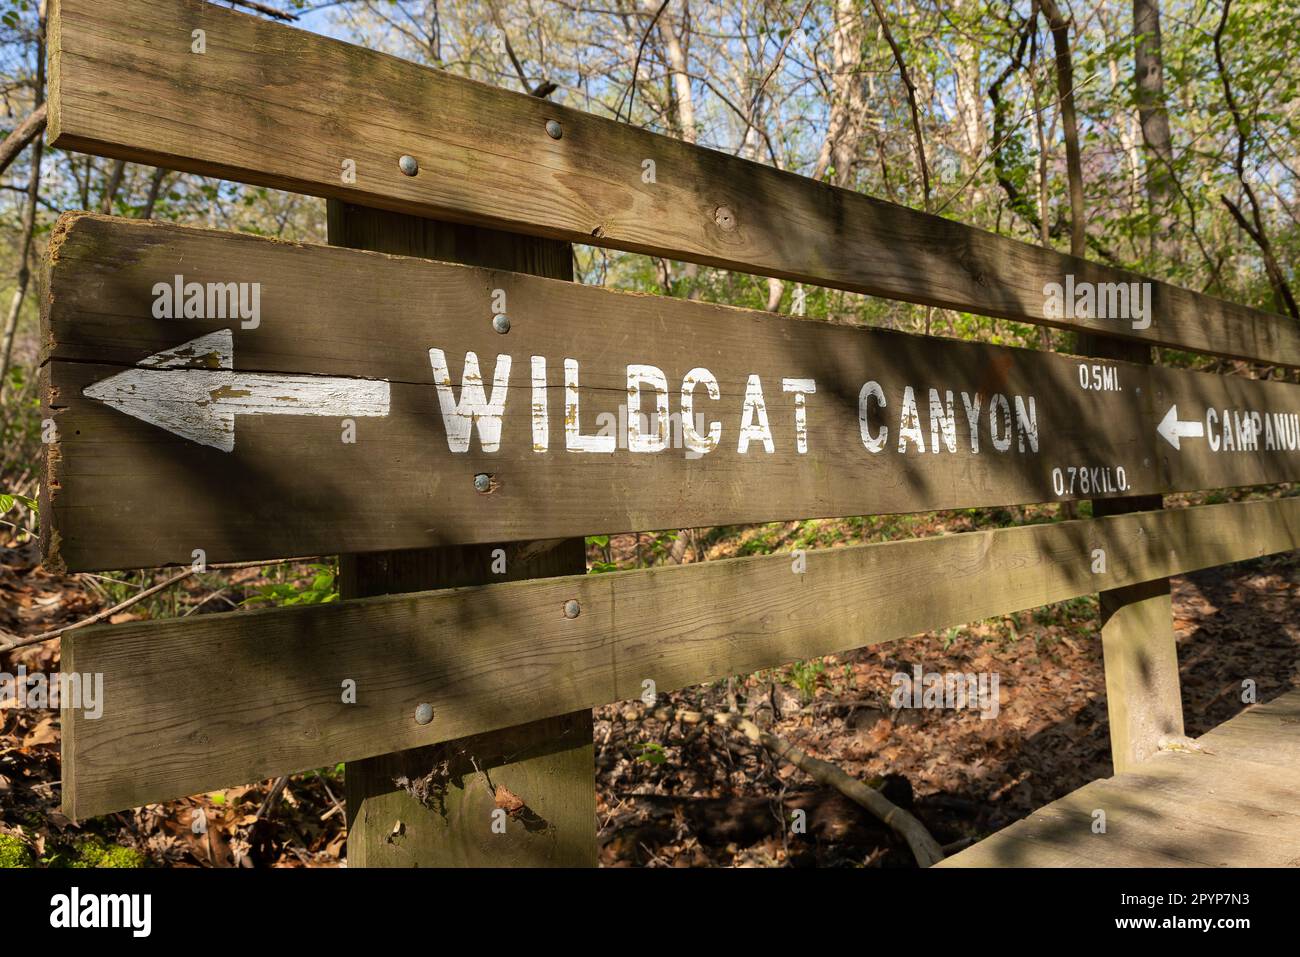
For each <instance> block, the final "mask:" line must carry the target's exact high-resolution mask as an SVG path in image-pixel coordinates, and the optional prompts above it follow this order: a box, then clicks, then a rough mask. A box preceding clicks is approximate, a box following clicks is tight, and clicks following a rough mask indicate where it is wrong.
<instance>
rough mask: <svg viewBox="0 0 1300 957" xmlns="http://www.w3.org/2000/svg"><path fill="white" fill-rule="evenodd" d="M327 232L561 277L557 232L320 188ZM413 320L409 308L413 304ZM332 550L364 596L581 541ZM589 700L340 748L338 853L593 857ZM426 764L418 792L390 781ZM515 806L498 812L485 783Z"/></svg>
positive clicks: (412, 862) (343, 591) (351, 862)
mask: <svg viewBox="0 0 1300 957" xmlns="http://www.w3.org/2000/svg"><path fill="white" fill-rule="evenodd" d="M328 217H329V239H330V243H331V244H332V245H336V246H346V247H349V248H352V249H370V250H373V251H376V252H384V253H394V254H399V255H409V256H426V257H434V256H437V257H438V258H441V259H445V260H451V261H454V262H461V263H468V264H472V265H477V266H488V267H491V268H497V269H513V270H517V271H520V272H529V273H533V274H535V275H541V276H550V277H551V278H553V279H563V280H567V281H572V280H573V250H572V248H571V247H570V246H569V244H568V243H562V242H555V241H553V240H545V239H534V238H532V237H526V236H517V235H513V234H510V233H498V232H493V231H492V230H486V229H480V228H476V227H473V226H463V225H459V224H455V223H439V222H434V221H432V220H428V219H418V218H415V217H411V216H402V215H400V214H398V213H391V212H385V211H383V210H376V209H368V208H365V207H358V206H352V205H349V204H347V203H341V202H338V201H337V200H331V201H330V203H329V209H328ZM409 321H411V322H418V321H419V317H418V316H414V315H413V316H411V317H410V320H409ZM490 556H491V552H488V553H487V554H486V555H485V554H484V550H483V549H476V548H470V547H464V546H462V547H455V546H450V547H444V548H421V549H409V550H406V551H398V552H368V553H366V554H362V555H341V556H339V594H340V595H341V596H342V597H343V598H367V597H370V596H372V595H391V594H397V593H406V592H413V591H424V590H426V589H431V588H453V587H458V586H462V585H483V584H487V583H489V582H505V581H520V580H523V579H527V578H543V577H546V576H551V575H574V574H577V575H582V574H585V573H586V571H587V549H586V542H585V540H584V539H581V538H570V539H565V540H562V541H554V542H516V543H513V544H511V545H510V546H509V547H508V548H502V549H501V551H500V556H501V561H500V562H486V563H485V562H484V561H483V559H484V558H485V557H490ZM595 772H596V762H595V746H594V738H593V733H592V715H591V709H590V708H584V709H581V710H579V711H575V712H573V713H571V714H566V715H559V716H556V717H547V718H544V719H543V720H541V721H537V722H533V723H531V724H525V725H519V726H516V727H514V728H507V729H503V730H500V731H489V732H486V733H484V734H480V735H475V736H473V737H470V738H460V739H458V740H455V741H447V742H444V743H442V744H439V745H435V746H433V747H431V748H413V749H411V750H407V751H397V752H394V753H391V754H381V755H377V756H375V757H370V758H363V759H362V760H360V761H349V762H348V763H347V765H346V767H345V769H344V777H345V783H346V788H347V822H348V866H349V867H439V866H442V867H446V866H462V867H464V866H468V867H505V866H509V867H530V866H531V867H595V866H596V828H595V819H596V792H595V788H594V787H593V786H592V785H593V780H594V778H595ZM429 775H433V776H434V777H433V779H432V781H433V786H432V788H431V789H430V793H426V794H425V795H424V799H423V800H421V799H420V798H419V797H417V796H416V795H414V794H412V793H411V791H410V790H409V789H408V788H406V787H403V786H402V785H401V784H399V783H398V782H399V781H400V780H406V781H424V780H428V779H429ZM498 788H505V789H507V790H508V791H509V792H510V793H511V794H514V795H515V796H516V797H518V798H519V800H521V801H523V802H524V808H525V810H518V811H516V812H515V813H514V814H512V815H509V816H506V817H502V818H500V819H497V820H494V817H493V815H494V814H496V815H504V814H505V811H504V810H503V809H500V808H498V807H497V806H496V789H498Z"/></svg>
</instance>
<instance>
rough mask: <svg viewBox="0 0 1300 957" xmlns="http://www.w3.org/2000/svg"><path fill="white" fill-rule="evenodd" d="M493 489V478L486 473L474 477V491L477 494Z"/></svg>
mask: <svg viewBox="0 0 1300 957" xmlns="http://www.w3.org/2000/svg"><path fill="white" fill-rule="evenodd" d="M491 487H492V477H491V476H490V475H488V474H487V473H486V472H479V473H478V475H475V476H474V490H475V491H476V492H486V491H487V490H488V489H490V488H491Z"/></svg>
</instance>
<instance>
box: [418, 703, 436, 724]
mask: <svg viewBox="0 0 1300 957" xmlns="http://www.w3.org/2000/svg"><path fill="white" fill-rule="evenodd" d="M432 720H433V705H431V704H429V702H427V701H421V702H420V703H419V704H417V705H416V706H415V723H416V724H428V723H429V722H430V721H432Z"/></svg>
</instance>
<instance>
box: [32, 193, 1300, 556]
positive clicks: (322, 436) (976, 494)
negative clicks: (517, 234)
mask: <svg viewBox="0 0 1300 957" xmlns="http://www.w3.org/2000/svg"><path fill="white" fill-rule="evenodd" d="M51 246H52V252H51V259H52V262H53V265H52V270H51V275H50V285H49V290H50V297H49V299H48V300H47V301H46V303H45V308H44V310H43V313H44V323H45V324H44V331H43V335H44V359H45V362H46V367H47V375H46V382H47V388H46V390H45V391H46V402H47V413H46V414H47V415H49V416H50V417H52V418H53V419H54V421H55V423H56V426H57V431H58V441H57V442H56V443H55V444H53V445H52V446H51V447H50V449H49V455H48V466H47V467H48V475H47V481H46V482H45V483H44V485H43V491H46V498H47V501H46V502H45V503H44V504H43V507H42V517H43V522H42V531H43V533H44V534H45V536H46V545H47V551H46V555H47V559H48V560H49V561H50V562H52V563H57V562H59V561H62V562H63V563H64V564H65V565H66V566H67V567H69V568H72V569H78V570H89V569H97V568H124V567H137V566H147V565H162V564H170V563H189V562H191V561H192V560H193V553H194V550H195V549H202V550H203V551H204V553H205V555H206V557H207V559H208V560H209V561H221V560H237V559H253V558H266V557H275V556H277V555H290V554H292V555H304V554H328V553H333V552H365V551H379V550H386V549H397V548H419V547H429V546H433V545H444V544H458V543H485V542H494V541H520V540H533V539H551V538H564V537H570V536H576V535H584V534H597V533H603V532H621V531H634V530H649V529H661V528H682V527H692V526H701V525H715V524H735V523H744V522H762V521H777V520H784V519H802V518H818V517H828V516H842V515H865V514H877V513H887V512H908V511H919V510H926V509H940V508H960V507H973V506H992V505H1007V504H1013V503H1022V502H1037V501H1054V500H1065V499H1076V498H1094V499H1095V498H1105V497H1112V496H1123V495H1142V494H1151V493H1157V492H1165V491H1175V490H1188V489H1196V488H1213V487H1224V486H1237V485H1255V484H1263V483H1270V482H1281V481H1290V480H1295V479H1297V478H1300V387H1297V386H1295V385H1292V384H1288V383H1280V382H1259V381H1251V380H1247V379H1244V378H1239V377H1224V376H1214V375H1205V374H1199V373H1192V372H1185V371H1178V370H1169V369H1156V368H1149V367H1143V366H1138V365H1133V364H1126V363H1121V362H1111V361H1103V360H1088V361H1083V360H1078V359H1071V358H1067V357H1063V356H1055V355H1050V354H1045V353H1040V352H1033V351H1030V350H1017V349H1005V348H1000V347H994V346H987V345H982V344H978V343H968V342H953V341H945V340H935V339H930V338H927V337H922V336H911V335H904V334H901V333H895V332H888V331H883V330H872V329H862V328H855V327H850V326H842V325H832V324H828V323H823V322H813V321H808V320H801V319H793V318H789V317H780V316H772V315H768V314H765V313H758V312H752V311H746V310H740V309H732V308H728V307H723V306H714V305H708V304H704V303H696V302H688V301H683V300H674V299H669V298H666V297H656V296H637V295H631V294H625V293H615V292H610V291H607V290H603V289H595V288H591V287H584V286H575V285H574V284H572V283H565V282H558V281H555V280H548V279H540V278H536V277H531V276H524V275H517V274H513V273H506V272H498V271H491V270H484V269H473V268H469V267H465V266H459V265H451V264H445V263H435V262H429V261H426V260H418V259H408V258H399V257H392V256H384V255H379V254H376V253H368V252H359V251H354V250H345V249H333V248H324V247H319V246H305V245H295V244H289V243H281V242H273V241H270V240H265V239H261V238H257V237H249V236H237V235H231V234H225V233H214V232H210V231H205V230H194V229H187V228H183V227H176V226H166V225H160V224H141V223H138V222H132V221H129V220H112V219H106V218H102V217H97V216H93V215H88V214H80V215H74V216H70V217H65V218H64V219H63V220H61V221H60V223H59V224H58V226H57V227H56V229H55V234H54V236H53V238H52V243H51ZM177 275H181V276H183V282H184V284H185V285H186V286H188V285H189V284H191V283H195V284H200V286H196V287H195V288H203V289H204V290H206V288H207V287H208V286H209V285H212V286H213V288H216V286H217V285H218V284H228V283H234V284H239V283H244V284H246V286H245V290H246V292H247V296H248V301H249V303H250V304H251V301H252V298H251V297H252V294H253V293H252V290H253V288H254V286H253V284H254V283H258V284H260V285H258V286H257V287H256V288H257V289H259V290H260V299H259V300H258V309H257V310H256V311H257V315H256V317H255V319H253V318H250V319H247V320H243V321H239V320H232V319H230V318H226V319H197V318H165V317H164V318H155V317H154V316H155V311H154V310H155V304H161V305H160V306H159V309H158V311H159V312H162V311H163V309H162V308H161V306H162V305H165V304H166V299H167V298H169V297H171V294H169V293H168V292H166V290H168V289H170V288H172V287H173V286H174V283H175V279H174V277H175V276H177ZM155 287H157V289H158V290H160V291H158V292H156V293H155V291H154V290H155ZM223 288H224V287H223ZM231 288H236V287H233V286H232V287H231ZM496 291H499V292H500V293H501V297H499V298H503V299H504V302H505V303H506V308H507V310H508V316H509V318H510V321H511V326H510V329H509V331H508V332H507V333H505V334H501V333H498V332H496V331H494V329H493V323H492V316H493V300H494V298H498V297H497V296H496V295H495V292H496ZM205 295H206V292H205ZM179 298H181V299H185V298H186V296H185V295H184V294H182V295H181V296H180V297H179ZM205 303H206V300H205ZM204 308H205V309H206V308H207V306H206V305H205V307H204ZM248 312H249V314H250V315H251V314H252V312H253V310H252V309H251V306H250V309H249V310H248ZM245 324H247V325H249V326H251V328H244V327H243V326H244V325H245ZM195 340H200V341H201V342H202V343H206V345H201V346H200V347H198V348H197V351H198V352H199V353H201V355H200V356H198V357H190V358H188V359H176V360H174V361H176V362H179V363H182V364H183V365H186V366H190V365H198V366H199V368H197V369H196V368H143V367H141V366H140V365H139V364H140V363H141V362H145V361H152V363H153V364H154V365H155V366H156V365H158V364H159V363H160V362H161V360H159V359H157V358H156V357H157V356H158V355H160V354H165V353H167V352H168V350H175V349H176V348H177V347H179V346H181V345H182V344H185V343H191V345H190V346H189V348H190V350H191V351H194V349H195V347H194V346H193V345H192V343H193V342H194V341H195ZM214 343H218V344H219V347H218V345H214ZM431 350H439V352H438V355H440V356H441V357H442V359H443V360H445V362H446V367H445V372H444V373H442V374H443V375H445V376H446V379H445V380H444V382H445V388H444V389H443V390H442V392H441V393H440V390H439V388H438V387H436V386H435V371H434V369H435V367H434V364H433V361H432V359H431ZM470 352H472V353H474V354H475V356H476V361H477V363H478V366H479V372H478V375H477V376H474V375H471V376H470V385H471V387H474V386H475V385H476V384H478V385H480V386H481V387H482V388H483V394H484V396H488V395H491V396H492V399H493V400H494V401H495V399H496V397H497V393H498V392H500V393H501V395H502V396H504V398H503V399H502V400H501V401H502V402H503V403H504V405H503V407H502V412H501V416H500V419H499V421H500V423H501V430H500V437H499V447H497V448H496V449H495V450H486V446H487V445H488V442H487V441H486V440H487V439H488V438H489V437H488V436H487V435H486V433H485V432H484V425H485V423H486V422H488V421H489V420H490V418H491V417H490V416H480V417H479V419H478V421H477V422H475V423H473V424H472V425H471V423H470V421H469V419H468V417H467V416H466V415H465V414H460V415H458V414H456V413H455V412H454V411H453V412H452V413H451V414H445V413H444V410H443V407H442V405H440V402H442V401H443V399H445V400H446V401H447V402H449V403H451V405H452V406H453V407H454V406H455V404H456V403H457V402H463V401H464V399H465V392H464V389H463V383H464V382H465V379H464V378H463V373H464V371H465V368H466V366H467V365H468V361H467V357H468V354H469V353H470ZM218 355H220V356H221V357H222V361H225V362H226V363H227V364H228V365H231V366H233V369H220V368H210V367H208V365H209V364H217V365H220V364H221V362H220V361H218V359H217V358H216V357H217V356H218ZM499 355H508V356H510V357H511V365H510V367H509V374H508V375H501V379H502V382H503V383H504V388H501V387H498V386H497V384H496V381H495V377H496V376H497V375H498V374H499V373H500V372H501V370H503V369H504V368H505V363H504V360H500V359H499V358H498V356H499ZM151 356H152V357H155V358H153V359H152V360H150V357H151ZM538 356H540V357H543V358H544V359H545V361H546V371H545V380H544V381H545V388H542V389H538V390H537V392H538V393H540V394H541V395H542V398H541V399H540V400H539V399H537V397H536V395H535V394H534V387H533V380H532V376H533V370H532V367H531V363H532V361H533V360H532V358H531V357H538ZM570 363H572V364H573V365H574V367H575V368H576V373H574V374H575V375H576V376H577V378H578V380H579V382H580V386H579V387H578V388H577V390H576V396H577V399H576V401H577V411H576V413H575V412H573V410H572V409H571V408H570V406H569V398H568V394H569V390H568V389H567V388H566V380H567V377H568V375H569V373H568V372H567V371H566V367H567V366H568V365H569V364H570ZM638 366H641V367H649V368H648V369H647V368H642V370H641V372H642V374H644V375H646V376H650V377H653V376H654V375H662V376H663V380H662V383H661V387H662V392H658V393H657V392H656V387H655V386H653V385H651V384H650V382H649V381H648V380H647V381H646V382H645V383H644V384H643V385H642V386H641V388H640V394H639V397H635V399H636V401H635V402H634V401H633V400H634V397H633V396H630V395H629V385H628V377H629V367H633V368H635V367H638ZM699 369H704V370H707V375H711V376H713V377H715V379H716V387H717V396H718V397H717V398H716V399H714V398H711V396H710V390H709V382H708V379H707V375H706V374H702V373H700V372H694V373H693V370H699ZM692 373H693V378H694V379H695V380H698V383H699V384H698V385H696V386H694V387H693V389H692V390H687V394H688V395H689V396H691V397H692V398H691V400H692V401H693V410H694V414H695V415H694V419H692V416H691V415H690V414H687V415H686V417H685V418H686V422H688V423H689V422H693V423H694V426H695V431H697V432H698V433H699V435H700V438H699V440H698V441H699V444H698V445H697V448H702V449H711V450H710V451H703V452H696V451H693V450H692V449H691V447H690V446H689V445H688V444H687V442H686V440H687V438H688V436H687V435H686V433H685V429H684V428H683V427H682V422H681V418H680V417H681V413H682V410H683V407H684V404H685V401H687V400H684V399H683V387H682V386H683V382H684V380H686V379H687V377H688V375H692ZM480 379H481V380H484V382H483V383H480V382H479V380H480ZM377 380H385V381H386V384H385V383H380V382H378V381H377ZM124 383H125V384H124ZM281 383H287V385H285V386H284V387H283V388H282V387H281V385H280V384H281ZM809 384H811V386H812V387H813V388H815V392H812V393H809V394H807V395H800V394H799V393H792V392H790V391H789V390H790V389H792V388H794V389H804V390H807V389H808V388H809ZM751 385H752V386H753V387H754V388H756V389H760V390H761V399H762V401H763V404H764V410H765V417H766V418H765V421H766V425H767V427H768V430H769V431H770V435H769V434H768V433H767V432H765V431H764V430H763V428H762V423H763V422H764V418H763V417H762V416H760V415H759V414H758V413H757V411H756V409H757V405H756V401H755V400H754V399H753V398H752V397H753V396H754V393H753V392H751ZM88 389H89V390H91V392H90V394H89V395H87V394H86V390H88ZM132 390H135V391H134V392H133V391H132ZM313 390H315V391H313ZM873 390H874V391H873ZM354 391H355V392H359V393H360V394H361V398H355V397H353V398H351V399H350V398H349V396H350V395H351V392H354ZM145 392H148V393H149V394H151V395H153V396H156V398H154V399H152V400H151V401H152V404H146V405H145V406H144V407H143V408H142V407H141V405H140V400H141V398H142V395H143V394H144V393H145ZM381 393H382V394H381ZM656 394H658V395H660V396H661V397H662V402H663V403H665V404H666V407H667V408H668V410H669V413H670V414H669V417H668V418H663V417H660V416H659V415H658V414H657V412H656ZM96 396H98V397H96ZM214 400H215V401H214ZM800 400H802V408H801V407H800V405H801V401H800ZM349 401H354V402H355V406H349V405H348V402H349ZM381 402H386V403H388V404H387V406H386V407H385V408H384V409H383V410H382V413H383V414H380V412H381V410H380V409H378V408H377V405H378V404H379V403H381ZM484 402H485V403H486V402H487V399H486V398H485V399H484ZM538 402H541V403H542V404H544V406H545V409H546V412H545V416H544V417H543V416H536V415H534V405H535V404H537V403H538ZM277 403H279V404H278V405H277ZM313 403H315V404H313ZM629 406H634V407H637V406H639V408H641V410H642V411H643V413H644V414H645V416H646V423H645V425H644V427H643V428H642V429H641V430H640V431H641V440H642V441H643V442H644V443H646V446H647V447H649V448H651V449H658V451H649V452H643V451H636V450H635V448H632V449H629V448H628V447H627V446H628V445H635V443H633V442H631V440H630V437H629V435H628V431H629V430H628V429H627V428H626V427H623V428H620V427H619V422H620V420H623V421H624V422H626V421H627V420H628V419H629V418H630V419H631V422H632V423H635V422H636V421H637V419H636V417H635V416H629V414H628V413H627V411H626V409H627V408H628V407H629ZM354 409H355V414H353V415H349V414H348V413H349V412H350V411H353V410H354ZM747 410H748V411H747ZM1225 410H1226V412H1227V419H1228V420H1229V424H1230V428H1231V432H1230V434H1229V435H1228V436H1225V435H1224V434H1223V432H1222V423H1223V420H1224V418H1225ZM299 412H304V413H306V412H310V413H313V414H310V415H308V414H298V413H299ZM236 413H238V414H236ZM259 413H260V414H259ZM271 413H275V414H271ZM223 416H225V418H223ZM672 416H677V417H678V419H677V421H676V422H670V421H669V420H670V419H671V418H672ZM864 416H865V421H864ZM1252 416H1258V418H1252ZM1175 419H1176V420H1177V421H1178V422H1181V423H1183V425H1182V426H1181V428H1182V429H1183V430H1195V429H1200V430H1201V431H1202V432H1204V431H1205V429H1206V424H1207V422H1208V424H1209V425H1211V426H1213V433H1212V434H1211V435H1209V436H1208V437H1205V436H1203V437H1199V438H1198V437H1192V436H1190V435H1187V434H1182V435H1181V436H1176V438H1177V439H1178V442H1179V447H1178V448H1177V449H1176V448H1175V447H1174V446H1173V444H1172V440H1171V439H1170V438H1168V437H1167V436H1168V435H1170V434H1171V433H1170V429H1171V428H1172V427H1173V426H1172V424H1171V423H1173V422H1174V421H1175ZM801 421H802V423H803V424H802V426H801V424H800V423H801ZM155 422H157V423H161V426H160V425H159V424H154V423H155ZM348 422H350V423H351V426H350V427H349V426H348V425H347V423H348ZM539 422H540V423H541V424H539ZM715 423H716V424H715ZM1252 423H1257V424H1258V425H1259V435H1258V437H1257V441H1256V442H1255V444H1256V445H1257V448H1256V449H1255V450H1253V451H1236V450H1235V449H1237V448H1239V447H1240V446H1241V445H1242V444H1243V442H1244V437H1246V436H1248V435H1252V434H1254V433H1253V426H1252ZM1274 423H1277V428H1275V427H1274ZM972 424H973V427H972ZM1162 424H1163V425H1162ZM746 425H748V426H749V431H748V433H746V432H745V428H744V427H745V426H746ZM449 426H450V431H449ZM462 426H463V427H464V428H465V430H466V431H467V433H468V434H466V435H463V436H462V438H461V440H460V443H459V444H455V442H454V441H453V435H454V433H455V432H456V430H457V428H459V427H462ZM657 426H663V433H662V435H661V434H660V432H659V430H658V429H657V428H656V427H657ZM1162 428H1163V429H1164V432H1163V434H1162V431H1161V429H1162ZM169 429H170V430H171V431H168V430H169ZM572 429H580V430H581V437H580V438H578V437H575V436H574V435H572V434H571V430H572ZM715 429H716V433H714V434H716V436H717V437H718V438H717V441H716V446H715V445H713V444H712V440H711V439H709V435H710V433H711V432H713V430H715ZM349 430H351V431H352V432H353V437H354V438H355V442H353V443H349V442H348V441H347V438H348V437H349ZM539 431H540V434H539ZM177 432H179V433H181V434H173V433H177ZM598 432H603V436H604V437H597V436H596V433H598ZM746 434H748V436H749V437H748V438H745V437H744V436H746ZM493 438H495V437H493ZM616 440H617V444H621V446H622V447H615V446H616ZM661 440H662V441H661ZM767 440H770V443H771V445H770V448H771V451H770V452H769V451H768V450H767V449H768V446H767ZM203 441H207V442H209V443H210V444H207V445H205V444H201V442H203ZM223 441H224V442H225V443H226V445H225V446H224V447H223V446H222V442H223ZM1229 441H1231V442H1232V446H1233V450H1230V449H1229V448H1228V443H1229ZM599 442H608V443H609V444H608V451H596V452H593V451H591V447H592V446H591V444H592V443H599ZM583 443H588V444H587V445H585V446H584V445H583ZM543 445H544V446H545V448H544V450H542V448H541V447H542V446H543ZM453 447H454V448H453ZM1216 447H1217V448H1218V451H1215V448H1216ZM227 448H229V449H230V450H229V451H227V450H226V449H227ZM575 448H585V449H587V450H586V451H574V449H575ZM742 448H743V449H744V451H743V452H742V451H741V449H742ZM478 475H484V476H490V484H489V485H488V489H489V491H488V492H486V493H484V492H481V491H479V490H478V489H477V488H476V487H475V477H476V476H478Z"/></svg>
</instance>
